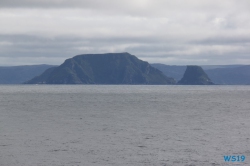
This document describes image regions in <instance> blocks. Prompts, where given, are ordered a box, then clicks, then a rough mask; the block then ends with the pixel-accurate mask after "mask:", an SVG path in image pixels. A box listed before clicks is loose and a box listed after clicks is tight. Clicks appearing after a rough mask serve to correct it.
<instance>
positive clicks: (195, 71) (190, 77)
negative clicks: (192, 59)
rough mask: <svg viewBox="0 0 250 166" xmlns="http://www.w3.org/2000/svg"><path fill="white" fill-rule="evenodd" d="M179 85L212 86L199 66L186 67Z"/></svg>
mask: <svg viewBox="0 0 250 166" xmlns="http://www.w3.org/2000/svg"><path fill="white" fill-rule="evenodd" d="M178 84H180V85H214V83H213V82H212V81H211V80H210V78H209V77H208V76H207V74H206V73H205V72H204V70H203V69H202V68H201V67H200V66H187V69H186V71H185V73H184V76H183V77H182V79H181V80H180V81H179V82H178Z"/></svg>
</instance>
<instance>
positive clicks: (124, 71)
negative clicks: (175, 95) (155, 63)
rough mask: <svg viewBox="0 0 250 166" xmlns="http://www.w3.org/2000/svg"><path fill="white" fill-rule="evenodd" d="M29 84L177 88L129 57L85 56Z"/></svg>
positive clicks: (46, 72) (157, 73)
mask: <svg viewBox="0 0 250 166" xmlns="http://www.w3.org/2000/svg"><path fill="white" fill-rule="evenodd" d="M26 83H27V84H175V83H176V82H175V81H174V79H172V78H168V77H167V76H165V75H164V74H163V73H162V72H161V71H159V70H158V69H156V68H154V67H152V66H151V65H150V64H149V63H148V62H145V61H142V60H140V59H138V58H137V57H136V56H134V55H130V54H129V53H108V54H83V55H77V56H75V57H73V58H70V59H67V60H65V62H64V63H63V64H61V65H60V66H58V67H54V68H50V69H47V70H46V71H45V72H44V73H43V74H41V75H40V76H37V77H35V78H33V79H31V80H30V81H27V82H26Z"/></svg>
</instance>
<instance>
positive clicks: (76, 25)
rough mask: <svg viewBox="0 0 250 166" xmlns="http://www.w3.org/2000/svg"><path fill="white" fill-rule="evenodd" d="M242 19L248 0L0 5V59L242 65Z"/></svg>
mask: <svg viewBox="0 0 250 166" xmlns="http://www.w3.org/2000/svg"><path fill="white" fill-rule="evenodd" d="M249 15H250V1H248V0H242V1H240V3H239V1H236V0H221V1H215V0H209V1H208V0H204V1H200V0H189V1H188V2H186V1H182V0H176V1H170V0H157V1H153V0H133V1H132V0H126V1H125V0H119V1H117V0H102V1H96V0H72V1H68V0H53V1H51V0H50V1H49V0H43V1H42V0H12V1H6V0H1V1H0V22H1V26H0V57H2V58H3V59H2V60H3V61H2V64H4V61H6V63H7V59H8V57H9V58H10V59H11V58H12V59H13V58H17V59H18V58H19V60H20V59H22V57H23V59H25V61H21V60H20V61H19V62H20V64H23V63H25V62H28V61H29V59H30V61H29V62H28V63H32V62H34V63H40V61H35V59H36V58H37V59H40V60H41V63H45V62H42V61H45V58H51V59H52V58H53V64H55V63H56V62H57V63H58V64H59V63H61V62H62V59H63V58H65V59H66V58H69V57H72V56H74V55H77V54H83V53H105V52H125V51H126V52H130V53H132V54H134V55H136V56H138V57H139V58H142V59H143V60H148V61H150V62H163V63H166V64H186V63H189V64H190V63H192V62H193V63H194V64H199V63H201V64H215V63H216V64H227V63H232V62H236V59H237V61H239V62H244V63H249V61H248V60H246V59H247V56H248V55H249V54H250V50H249V34H250V18H249ZM233 55H234V56H233ZM236 56H237V58H236ZM224 57H227V58H226V59H225V58H224ZM56 59H58V61H57V60H56ZM243 59H244V60H245V61H243ZM10 61H11V60H8V64H9V62H10ZM15 63H18V62H15Z"/></svg>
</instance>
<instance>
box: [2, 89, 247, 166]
mask: <svg viewBox="0 0 250 166" xmlns="http://www.w3.org/2000/svg"><path fill="white" fill-rule="evenodd" d="M220 165H222V166H228V165H240V166H243V165H244V166H245V165H248V166H249V165H250V86H219V85H215V86H178V85H176V86H174V85H162V86H160V85H157V86H153V85H152V86H151V85H0V166H220Z"/></svg>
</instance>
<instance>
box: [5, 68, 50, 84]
mask: <svg viewBox="0 0 250 166" xmlns="http://www.w3.org/2000/svg"><path fill="white" fill-rule="evenodd" d="M53 66H54V65H26V66H1V67H0V84H21V83H23V82H25V81H27V80H30V79H32V78H33V77H35V76H38V75H40V74H42V73H43V72H44V71H45V70H47V69H48V68H51V67H53Z"/></svg>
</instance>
